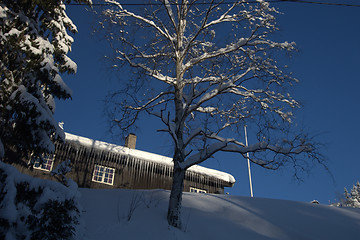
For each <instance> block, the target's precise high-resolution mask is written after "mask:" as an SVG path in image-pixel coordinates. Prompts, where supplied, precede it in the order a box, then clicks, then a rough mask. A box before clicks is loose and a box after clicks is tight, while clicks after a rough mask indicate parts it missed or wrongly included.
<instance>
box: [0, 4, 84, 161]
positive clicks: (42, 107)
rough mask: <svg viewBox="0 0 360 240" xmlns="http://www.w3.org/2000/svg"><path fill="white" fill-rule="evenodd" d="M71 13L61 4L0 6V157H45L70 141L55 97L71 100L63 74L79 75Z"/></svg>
mask: <svg viewBox="0 0 360 240" xmlns="http://www.w3.org/2000/svg"><path fill="white" fill-rule="evenodd" d="M68 2H70V0H67V1H66V3H68ZM75 2H78V3H80V2H84V3H87V4H91V0H75ZM65 10H66V8H65V4H64V1H61V0H2V1H1V2H0V159H4V160H6V161H11V162H12V161H14V160H15V159H17V158H19V157H23V156H28V155H35V156H41V154H42V153H44V152H53V151H54V149H55V147H54V144H53V141H54V140H57V139H63V138H64V132H63V130H62V129H61V128H60V127H59V126H58V124H57V122H56V121H55V120H54V118H53V113H54V111H55V103H54V98H59V99H68V98H70V97H71V90H70V89H69V88H68V87H67V86H66V84H65V83H64V82H63V80H62V78H61V76H60V74H62V73H75V72H76V64H75V62H73V61H72V60H71V59H70V58H69V57H68V56H67V54H68V52H69V51H71V45H72V43H73V38H72V37H71V36H70V35H69V32H72V33H76V32H77V29H76V26H75V25H74V24H73V23H72V21H71V20H70V19H69V17H68V16H67V14H66V11H65ZM11 153H17V154H18V155H17V156H16V157H14V155H13V154H11Z"/></svg>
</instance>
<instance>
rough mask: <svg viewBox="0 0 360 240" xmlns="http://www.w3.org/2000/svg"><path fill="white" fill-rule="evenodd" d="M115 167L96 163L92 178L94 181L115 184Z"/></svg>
mask: <svg viewBox="0 0 360 240" xmlns="http://www.w3.org/2000/svg"><path fill="white" fill-rule="evenodd" d="M114 175H115V169H114V168H109V167H104V166H101V165H95V168H94V173H93V177H92V180H93V181H94V182H99V183H105V184H108V185H113V184H114Z"/></svg>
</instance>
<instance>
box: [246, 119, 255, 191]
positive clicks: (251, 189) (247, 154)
mask: <svg viewBox="0 0 360 240" xmlns="http://www.w3.org/2000/svg"><path fill="white" fill-rule="evenodd" d="M244 130H245V143H246V146H248V139H247V132H246V125H245V126H244ZM246 156H247V162H248V171H249V183H250V196H251V197H254V194H253V188H252V182H251V171H250V160H249V153H248V152H247V153H246Z"/></svg>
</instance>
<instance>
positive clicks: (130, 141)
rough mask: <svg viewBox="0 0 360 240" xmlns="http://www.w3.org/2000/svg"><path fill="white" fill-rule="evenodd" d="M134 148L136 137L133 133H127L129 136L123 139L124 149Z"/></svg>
mask: <svg viewBox="0 0 360 240" xmlns="http://www.w3.org/2000/svg"><path fill="white" fill-rule="evenodd" d="M135 146H136V135H135V134H133V133H129V135H128V136H127V137H126V138H125V147H128V148H132V149H135Z"/></svg>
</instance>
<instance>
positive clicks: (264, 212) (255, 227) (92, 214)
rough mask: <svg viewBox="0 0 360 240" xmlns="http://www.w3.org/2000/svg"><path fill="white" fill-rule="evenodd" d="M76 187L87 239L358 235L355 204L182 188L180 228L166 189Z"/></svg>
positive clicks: (296, 239)
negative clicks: (170, 213) (173, 223)
mask: <svg viewBox="0 0 360 240" xmlns="http://www.w3.org/2000/svg"><path fill="white" fill-rule="evenodd" d="M80 192H81V194H82V200H81V201H82V205H83V211H84V212H83V219H84V221H85V224H86V231H85V232H86V237H87V239H89V240H98V239H110V240H111V239H156V240H160V239H194V240H195V239H245V240H256V239H262V240H265V239H266V240H270V239H289V240H290V239H291V240H303V239H304V240H305V239H306V240H310V239H313V240H321V239H324V240H332V239H333V240H335V239H336V240H338V239H359V238H360V210H358V209H348V208H336V207H332V206H326V205H317V204H312V203H302V202H293V201H285V200H274V199H259V198H254V199H251V198H248V197H239V196H229V195H209V194H206V195H205V194H196V193H184V198H183V216H182V217H183V224H184V229H183V231H180V230H178V229H175V228H172V227H169V226H168V224H167V222H166V217H165V216H166V212H167V203H168V198H169V192H168V191H165V190H147V191H135V190H94V189H80ZM128 219H129V220H128Z"/></svg>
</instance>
